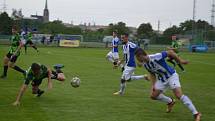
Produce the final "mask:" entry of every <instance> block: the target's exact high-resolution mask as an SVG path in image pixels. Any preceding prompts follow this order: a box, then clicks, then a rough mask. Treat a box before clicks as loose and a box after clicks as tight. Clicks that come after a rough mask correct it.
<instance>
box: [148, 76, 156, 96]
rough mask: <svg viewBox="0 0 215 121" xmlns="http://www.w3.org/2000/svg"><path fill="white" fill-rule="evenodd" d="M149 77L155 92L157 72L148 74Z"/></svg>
mask: <svg viewBox="0 0 215 121" xmlns="http://www.w3.org/2000/svg"><path fill="white" fill-rule="evenodd" d="M148 79H149V80H150V81H151V83H152V86H151V92H153V91H154V89H155V82H156V76H155V74H153V73H150V74H149V75H148Z"/></svg>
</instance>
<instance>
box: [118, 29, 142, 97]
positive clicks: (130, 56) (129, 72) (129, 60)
mask: <svg viewBox="0 0 215 121" xmlns="http://www.w3.org/2000/svg"><path fill="white" fill-rule="evenodd" d="M128 38H129V35H128V34H127V33H125V34H123V35H122V36H121V39H122V43H123V54H124V59H123V60H121V61H119V62H118V63H117V65H118V66H119V65H121V64H122V63H125V66H124V71H123V74H122V77H121V84H120V90H119V91H118V92H115V93H114V95H123V94H124V93H125V88H126V82H130V81H131V80H140V79H144V75H140V76H134V75H133V73H134V71H135V68H136V63H135V51H136V49H137V45H136V44H134V43H132V42H129V40H128Z"/></svg>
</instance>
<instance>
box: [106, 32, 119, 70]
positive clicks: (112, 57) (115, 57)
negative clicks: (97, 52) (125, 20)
mask: <svg viewBox="0 0 215 121" xmlns="http://www.w3.org/2000/svg"><path fill="white" fill-rule="evenodd" d="M118 45H119V38H118V37H117V31H113V40H112V44H111V46H110V48H112V50H111V51H110V52H109V53H108V54H107V56H106V58H107V60H109V61H110V62H111V63H113V65H114V67H116V66H117V62H118V61H119V53H118V52H119V50H118Z"/></svg>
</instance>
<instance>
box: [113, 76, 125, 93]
mask: <svg viewBox="0 0 215 121" xmlns="http://www.w3.org/2000/svg"><path fill="white" fill-rule="evenodd" d="M125 88H126V80H124V79H121V84H120V90H119V91H117V92H115V93H113V95H123V94H124V93H125Z"/></svg>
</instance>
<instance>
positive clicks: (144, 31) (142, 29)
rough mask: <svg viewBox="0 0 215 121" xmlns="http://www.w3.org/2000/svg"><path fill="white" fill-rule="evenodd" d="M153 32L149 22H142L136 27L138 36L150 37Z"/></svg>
mask: <svg viewBox="0 0 215 121" xmlns="http://www.w3.org/2000/svg"><path fill="white" fill-rule="evenodd" d="M152 34H153V29H152V25H151V24H150V23H142V24H141V25H140V26H139V27H138V29H137V36H138V37H139V38H151V37H152Z"/></svg>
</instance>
